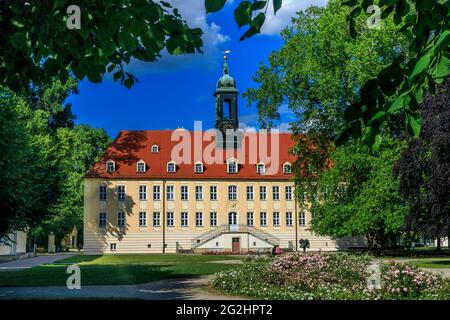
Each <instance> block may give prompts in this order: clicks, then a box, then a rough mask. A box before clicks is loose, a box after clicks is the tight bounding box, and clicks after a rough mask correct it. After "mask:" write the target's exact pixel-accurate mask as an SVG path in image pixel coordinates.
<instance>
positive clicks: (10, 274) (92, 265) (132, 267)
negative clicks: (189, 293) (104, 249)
mask: <svg viewBox="0 0 450 320" xmlns="http://www.w3.org/2000/svg"><path fill="white" fill-rule="evenodd" d="M231 259H238V258H237V257H231V256H199V255H106V256H74V257H70V258H67V259H64V260H61V261H58V262H56V263H54V264H48V265H43V266H39V267H35V268H31V269H27V270H21V271H3V272H0V286H3V287H5V286H65V285H66V280H67V278H68V274H67V273H66V268H67V265H69V264H74V263H76V264H78V265H79V266H80V269H81V285H126V284H139V283H145V282H150V281H157V280H163V279H171V278H180V277H192V276H200V275H210V274H214V273H216V272H219V271H222V270H226V269H230V268H233V267H236V266H235V265H230V264H220V263H211V262H212V261H219V260H231Z"/></svg>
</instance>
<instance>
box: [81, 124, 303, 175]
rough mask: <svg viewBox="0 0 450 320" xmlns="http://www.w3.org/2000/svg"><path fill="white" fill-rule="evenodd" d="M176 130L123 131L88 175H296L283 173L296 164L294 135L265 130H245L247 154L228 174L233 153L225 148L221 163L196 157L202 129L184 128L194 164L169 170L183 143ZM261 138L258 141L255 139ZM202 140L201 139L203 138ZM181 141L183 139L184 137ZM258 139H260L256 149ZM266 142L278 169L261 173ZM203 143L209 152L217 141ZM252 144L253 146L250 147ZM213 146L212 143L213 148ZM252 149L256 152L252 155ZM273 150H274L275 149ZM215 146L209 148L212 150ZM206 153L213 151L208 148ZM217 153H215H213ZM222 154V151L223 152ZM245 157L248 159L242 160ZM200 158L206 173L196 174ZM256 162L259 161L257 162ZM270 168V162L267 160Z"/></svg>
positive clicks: (186, 164) (180, 164) (203, 147)
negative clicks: (111, 165) (109, 166)
mask: <svg viewBox="0 0 450 320" xmlns="http://www.w3.org/2000/svg"><path fill="white" fill-rule="evenodd" d="M173 132H174V131H172V130H163V131H121V132H120V133H119V135H118V136H117V138H116V139H115V140H114V141H113V142H112V143H111V145H110V146H109V147H108V148H107V150H106V152H105V154H104V155H103V157H102V158H101V160H100V161H99V162H97V163H96V164H95V165H94V166H93V167H92V168H91V170H90V171H89V172H88V173H87V174H86V175H85V177H86V178H102V179H120V178H127V179H129V178H135V179H139V178H140V179H152V178H153V179H163V178H164V179H255V180H258V179H259V180H271V179H274V180H280V179H282V180H289V179H291V178H292V174H285V173H283V164H284V163H286V162H289V163H291V164H293V163H294V161H295V158H294V156H293V155H291V154H290V152H289V151H290V149H291V148H292V147H293V146H294V144H295V142H294V141H293V140H292V138H291V134H289V133H270V134H267V135H266V136H264V135H263V134H261V133H255V132H254V133H245V135H244V140H243V148H242V149H241V152H242V151H245V153H244V154H245V157H241V158H242V159H240V157H238V155H237V152H234V155H233V157H234V158H236V159H238V160H240V161H239V172H238V173H235V174H229V173H227V166H226V160H227V159H229V158H230V157H229V154H226V152H225V150H224V151H223V154H222V156H221V157H220V158H221V159H220V161H216V162H219V163H211V164H208V163H206V161H202V159H196V158H194V157H195V156H196V155H194V153H195V152H194V143H196V141H195V139H194V137H196V136H200V137H201V134H202V132H200V131H197V132H193V131H186V130H183V131H182V132H178V133H182V134H188V133H189V134H190V137H191V139H190V140H191V141H190V145H191V150H192V151H190V153H191V155H190V157H187V158H190V163H176V167H177V170H176V172H175V173H168V172H167V163H168V162H169V161H171V160H173V159H172V157H171V154H172V149H173V148H174V147H175V145H177V144H178V143H179V141H172V139H171V136H172V133H173ZM277 138H278V141H279V143H278V148H277V147H276V144H274V148H272V142H275V141H276V139H277ZM255 139H257V140H255ZM200 140H201V139H200ZM180 141H181V140H180ZM250 141H253V142H252V143H249V142H250ZM254 141H257V142H258V143H257V144H256V149H254V147H255V143H254ZM265 141H268V142H267V143H266V144H267V152H265V151H264V150H265V148H264V147H262V151H264V152H261V155H262V156H263V157H264V155H265V154H267V157H268V159H270V158H271V157H272V155H274V156H275V155H276V153H278V156H279V157H278V163H277V166H276V167H277V170H275V174H262V175H261V174H258V173H257V172H256V164H257V163H259V162H261V161H262V160H263V162H264V159H261V158H260V157H259V156H258V155H259V153H260V149H261V146H262V145H263V144H264V142H265ZM197 143H198V145H199V146H201V152H202V154H203V152H205V149H206V148H207V147H208V146H210V145H211V144H214V142H213V141H201V142H200V143H199V142H197ZM153 145H158V146H159V153H152V152H151V147H152V146H153ZM250 146H251V147H250ZM209 148H211V146H210V147H209ZM249 149H251V150H252V151H256V152H253V153H251V154H250V152H249ZM272 149H273V150H272ZM210 150H211V149H209V151H210ZM206 151H207V152H206V154H209V152H208V149H206ZM212 154H213V155H216V153H215V152H212ZM219 154H220V153H219ZM243 159H245V160H244V161H242V160H243ZM108 160H113V161H114V162H115V166H116V168H115V169H116V170H115V171H114V172H111V173H109V172H107V171H106V162H107V161H108ZM140 160H143V161H145V163H146V165H147V170H146V172H143V173H139V172H137V169H136V166H137V162H139V161H140ZM198 160H200V161H202V162H203V163H204V172H203V173H195V172H194V164H195V162H197V161H198ZM255 161H256V162H255ZM266 166H267V167H269V166H270V164H268V163H266Z"/></svg>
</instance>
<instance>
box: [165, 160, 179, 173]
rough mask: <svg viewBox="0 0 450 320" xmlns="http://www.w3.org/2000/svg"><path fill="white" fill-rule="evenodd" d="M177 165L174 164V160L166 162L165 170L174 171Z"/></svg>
mask: <svg viewBox="0 0 450 320" xmlns="http://www.w3.org/2000/svg"><path fill="white" fill-rule="evenodd" d="M176 169H177V167H176V165H175V162H173V161H170V162H168V163H167V172H169V173H174V172H175V171H176Z"/></svg>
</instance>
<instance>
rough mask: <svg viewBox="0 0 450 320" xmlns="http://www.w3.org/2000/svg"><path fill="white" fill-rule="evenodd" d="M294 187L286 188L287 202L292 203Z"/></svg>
mask: <svg viewBox="0 0 450 320" xmlns="http://www.w3.org/2000/svg"><path fill="white" fill-rule="evenodd" d="M292 190H293V188H292V186H285V187H284V192H285V199H286V200H287V201H291V200H292Z"/></svg>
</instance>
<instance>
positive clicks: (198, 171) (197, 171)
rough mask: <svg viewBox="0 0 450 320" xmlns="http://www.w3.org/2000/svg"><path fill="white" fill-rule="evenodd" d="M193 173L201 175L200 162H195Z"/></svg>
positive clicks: (201, 164)
mask: <svg viewBox="0 0 450 320" xmlns="http://www.w3.org/2000/svg"><path fill="white" fill-rule="evenodd" d="M194 172H195V173H203V163H202V162H200V161H197V162H196V163H195V165H194Z"/></svg>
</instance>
